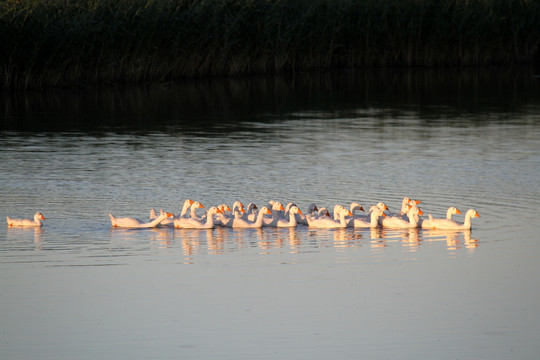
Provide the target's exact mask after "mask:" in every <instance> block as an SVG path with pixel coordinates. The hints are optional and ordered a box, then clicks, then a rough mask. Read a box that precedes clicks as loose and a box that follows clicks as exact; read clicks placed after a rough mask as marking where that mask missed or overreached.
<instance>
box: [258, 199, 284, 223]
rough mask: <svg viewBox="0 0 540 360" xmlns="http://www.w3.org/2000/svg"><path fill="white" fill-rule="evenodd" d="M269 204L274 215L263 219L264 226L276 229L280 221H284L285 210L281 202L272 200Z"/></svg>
mask: <svg viewBox="0 0 540 360" xmlns="http://www.w3.org/2000/svg"><path fill="white" fill-rule="evenodd" d="M268 203H269V204H272V209H271V212H272V213H271V214H270V215H265V216H264V217H263V226H269V227H276V226H277V223H278V220H279V219H283V212H284V211H285V209H284V208H283V204H281V203H280V202H279V201H273V200H270V201H269V202H268Z"/></svg>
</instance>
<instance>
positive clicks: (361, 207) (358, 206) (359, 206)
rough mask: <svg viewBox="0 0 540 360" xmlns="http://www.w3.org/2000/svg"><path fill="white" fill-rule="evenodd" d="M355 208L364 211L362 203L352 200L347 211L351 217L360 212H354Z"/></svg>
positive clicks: (356, 215)
mask: <svg viewBox="0 0 540 360" xmlns="http://www.w3.org/2000/svg"><path fill="white" fill-rule="evenodd" d="M356 210H360V211H365V210H364V207H363V206H362V205H360V204H359V203H357V202H352V203H351V206H350V208H349V211H350V212H351V214H352V217H353V218H357V217H360V214H356Z"/></svg>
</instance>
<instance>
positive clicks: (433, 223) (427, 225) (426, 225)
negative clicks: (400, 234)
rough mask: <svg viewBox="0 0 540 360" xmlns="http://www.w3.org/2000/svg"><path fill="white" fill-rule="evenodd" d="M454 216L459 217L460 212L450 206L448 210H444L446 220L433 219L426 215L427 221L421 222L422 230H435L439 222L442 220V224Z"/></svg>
mask: <svg viewBox="0 0 540 360" xmlns="http://www.w3.org/2000/svg"><path fill="white" fill-rule="evenodd" d="M456 214H459V215H461V211H459V210H458V209H457V208H456V207H454V206H450V207H449V208H448V210H446V219H435V218H433V216H432V215H431V214H428V217H429V220H423V221H422V224H421V226H422V229H435V228H436V227H437V223H439V222H440V220H442V223H444V222H445V220H452V215H456Z"/></svg>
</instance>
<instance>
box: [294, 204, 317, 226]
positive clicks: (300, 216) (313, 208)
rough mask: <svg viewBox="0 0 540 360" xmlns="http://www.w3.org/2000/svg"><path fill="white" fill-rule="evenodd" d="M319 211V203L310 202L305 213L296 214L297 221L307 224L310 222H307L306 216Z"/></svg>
mask: <svg viewBox="0 0 540 360" xmlns="http://www.w3.org/2000/svg"><path fill="white" fill-rule="evenodd" d="M317 211H319V209H318V208H317V205H316V204H315V203H311V204H309V206H308V209H307V212H306V213H305V214H304V213H302V214H296V221H298V223H299V224H302V225H307V224H308V222H307V219H306V216H308V215H316V214H317Z"/></svg>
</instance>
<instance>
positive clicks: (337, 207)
mask: <svg viewBox="0 0 540 360" xmlns="http://www.w3.org/2000/svg"><path fill="white" fill-rule="evenodd" d="M343 209H345V210H347V209H346V208H345V206H343V205H339V204H336V205H334V211H333V212H332V217H333V218H334V220H336V221H337V220H339V216H340V214H341V211H342V210H343ZM348 216H350V215H348Z"/></svg>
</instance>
